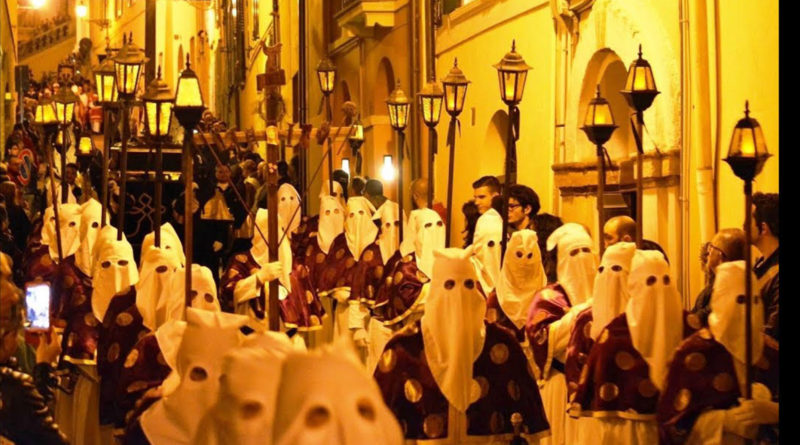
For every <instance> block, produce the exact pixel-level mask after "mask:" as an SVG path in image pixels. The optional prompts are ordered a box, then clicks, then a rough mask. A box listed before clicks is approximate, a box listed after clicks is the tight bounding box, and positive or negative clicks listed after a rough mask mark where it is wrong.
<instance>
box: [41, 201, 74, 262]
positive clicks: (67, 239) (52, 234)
mask: <svg viewBox="0 0 800 445" xmlns="http://www.w3.org/2000/svg"><path fill="white" fill-rule="evenodd" d="M42 222H43V225H42V245H44V246H48V247H49V250H50V258H52V259H53V261H54V262H58V240H57V239H56V226H55V216H54V212H53V208H52V206H51V207H48V208H47V209H45V212H44V219H43V221H42ZM58 223H59V232H60V234H61V248H62V249H63V254H64V258H67V257H69V256H70V255H74V254H75V253H77V252H78V249H79V248H80V245H81V236H80V235H81V206H79V205H78V204H59V205H58Z"/></svg>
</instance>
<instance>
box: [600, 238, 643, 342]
mask: <svg viewBox="0 0 800 445" xmlns="http://www.w3.org/2000/svg"><path fill="white" fill-rule="evenodd" d="M635 252H636V244H634V243H626V242H624V241H623V242H619V243H616V244H614V245H611V246H609V247H608V248H607V249H606V251H605V253H603V260H602V261H601V262H600V267H599V268H598V271H597V275H595V277H594V290H593V291H592V295H593V303H592V328H591V336H592V338H593V339H595V340H597V338H598V337H599V336H600V333H601V332H603V328H605V327H606V325H608V324H609V323H611V320H613V319H614V318H615V317H616V316H617V315H619V314H621V313H623V312H624V311H625V307H626V306H627V304H628V299H629V298H630V294H629V293H628V276H629V274H630V271H631V261H633V255H634V253H635Z"/></svg>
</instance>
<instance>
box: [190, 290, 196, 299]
mask: <svg viewBox="0 0 800 445" xmlns="http://www.w3.org/2000/svg"><path fill="white" fill-rule="evenodd" d="M189 298H190V299H192V300H194V299H195V298H197V291H196V290H194V289H192V291H191V292H189Z"/></svg>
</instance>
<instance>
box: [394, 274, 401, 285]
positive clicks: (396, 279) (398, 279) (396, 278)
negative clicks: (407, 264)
mask: <svg viewBox="0 0 800 445" xmlns="http://www.w3.org/2000/svg"><path fill="white" fill-rule="evenodd" d="M401 281H403V272H397V273H395V274H394V284H400V282H401Z"/></svg>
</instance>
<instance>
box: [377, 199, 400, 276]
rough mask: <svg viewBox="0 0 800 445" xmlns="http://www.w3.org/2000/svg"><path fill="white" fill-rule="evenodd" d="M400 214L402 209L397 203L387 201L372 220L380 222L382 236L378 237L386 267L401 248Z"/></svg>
mask: <svg viewBox="0 0 800 445" xmlns="http://www.w3.org/2000/svg"><path fill="white" fill-rule="evenodd" d="M399 213H400V208H399V206H398V205H397V203H396V202H394V201H389V200H388V199H387V200H386V201H385V202H384V203H383V204H381V206H380V207H379V208H378V210H376V211H375V214H374V215H372V219H373V220H375V221H378V222H379V223H380V225H381V229H380V235H378V241H379V243H378V244H379V246H378V247H379V248H380V250H381V258H382V259H383V264H384V265H385V264H386V263H387V262H389V258H391V257H392V255H394V253H395V252H396V251H397V249H398V247H399V240H400V236H399V232H400V218H399V216H398V215H399Z"/></svg>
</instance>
